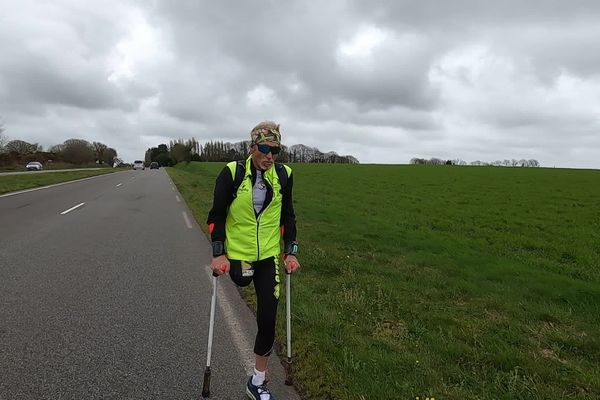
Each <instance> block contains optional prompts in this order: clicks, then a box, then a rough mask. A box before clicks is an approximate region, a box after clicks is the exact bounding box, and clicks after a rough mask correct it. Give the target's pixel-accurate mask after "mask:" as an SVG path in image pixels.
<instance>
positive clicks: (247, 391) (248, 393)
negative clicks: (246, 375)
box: [246, 388, 259, 400]
mask: <svg viewBox="0 0 600 400" xmlns="http://www.w3.org/2000/svg"><path fill="white" fill-rule="evenodd" d="M246 394H247V395H248V397H250V398H251V399H252V400H259V399H257V398H256V397H254V395H253V394H252V392H250V390H249V389H248V388H246Z"/></svg>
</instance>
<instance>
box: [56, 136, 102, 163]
mask: <svg viewBox="0 0 600 400" xmlns="http://www.w3.org/2000/svg"><path fill="white" fill-rule="evenodd" d="M60 154H61V156H62V159H63V160H65V161H66V162H68V163H72V164H86V163H92V162H94V155H95V154H94V149H93V147H92V145H91V144H90V142H88V141H87V140H83V139H69V140H65V142H64V143H63V149H62V151H61V153H60Z"/></svg>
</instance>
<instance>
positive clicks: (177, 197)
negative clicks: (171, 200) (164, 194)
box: [175, 195, 181, 203]
mask: <svg viewBox="0 0 600 400" xmlns="http://www.w3.org/2000/svg"><path fill="white" fill-rule="evenodd" d="M175 198H176V199H177V202H178V203H181V200H179V196H177V195H175Z"/></svg>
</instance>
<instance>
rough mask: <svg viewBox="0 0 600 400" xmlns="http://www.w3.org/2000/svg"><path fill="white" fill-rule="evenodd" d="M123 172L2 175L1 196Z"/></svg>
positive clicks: (104, 170)
mask: <svg viewBox="0 0 600 400" xmlns="http://www.w3.org/2000/svg"><path fill="white" fill-rule="evenodd" d="M117 171H122V169H116V168H115V169H113V168H103V169H96V170H90V171H66V172H47V173H35V172H34V173H30V174H20V175H5V176H2V175H0V194H4V193H8V192H16V191H19V190H25V189H32V188H36V187H40V186H48V185H53V184H55V183H61V182H67V181H74V180H76V179H82V178H88V177H90V176H96V175H104V174H110V173H113V172H117Z"/></svg>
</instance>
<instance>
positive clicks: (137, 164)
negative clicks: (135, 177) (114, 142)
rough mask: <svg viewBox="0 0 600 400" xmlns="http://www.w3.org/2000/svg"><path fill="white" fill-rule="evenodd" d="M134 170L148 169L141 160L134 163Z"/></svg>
mask: <svg viewBox="0 0 600 400" xmlns="http://www.w3.org/2000/svg"><path fill="white" fill-rule="evenodd" d="M133 169H141V170H144V169H146V167H144V162H143V161H140V160H135V161H134V162H133Z"/></svg>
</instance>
